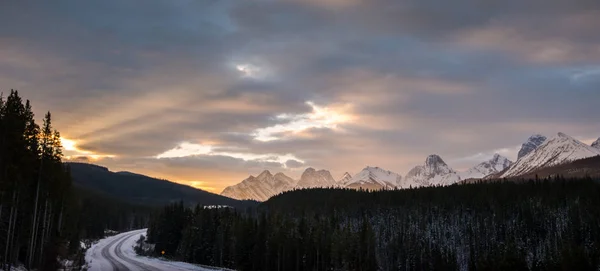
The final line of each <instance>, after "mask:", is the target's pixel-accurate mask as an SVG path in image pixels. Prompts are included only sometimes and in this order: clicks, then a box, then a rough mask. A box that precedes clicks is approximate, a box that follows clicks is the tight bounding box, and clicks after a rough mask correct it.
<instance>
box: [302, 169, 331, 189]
mask: <svg viewBox="0 0 600 271" xmlns="http://www.w3.org/2000/svg"><path fill="white" fill-rule="evenodd" d="M336 184H337V182H336V181H335V180H334V179H333V177H332V176H331V173H329V171H327V170H319V171H317V170H315V169H314V168H307V169H306V170H305V171H304V173H302V176H301V177H300V180H299V181H298V184H297V187H298V188H315V187H332V186H335V185H336Z"/></svg>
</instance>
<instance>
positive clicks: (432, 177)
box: [221, 133, 600, 201]
mask: <svg viewBox="0 0 600 271" xmlns="http://www.w3.org/2000/svg"><path fill="white" fill-rule="evenodd" d="M596 156H600V138H599V139H598V140H597V141H595V142H594V143H592V145H591V146H590V145H586V144H585V143H582V142H581V141H579V140H577V139H575V138H573V137H570V136H568V135H566V134H564V133H558V134H557V135H556V136H554V137H552V138H550V139H548V138H547V137H546V136H543V135H539V134H536V135H532V136H531V137H529V138H528V139H527V140H526V141H525V142H524V143H523V144H522V145H521V149H520V150H519V152H518V156H517V161H516V162H512V161H510V160H509V159H508V158H506V157H504V156H502V155H500V154H494V155H493V156H492V157H491V158H490V159H489V160H487V161H483V162H481V163H479V164H477V165H475V166H473V167H472V168H470V169H468V170H466V171H463V172H457V171H455V170H454V169H452V168H451V167H450V166H449V165H448V164H446V162H444V160H443V159H442V158H441V157H440V156H439V155H436V154H432V155H429V156H427V158H426V159H425V161H424V163H423V164H422V165H417V166H415V167H414V168H412V169H411V170H410V171H408V172H407V173H406V174H405V177H403V176H402V175H400V174H398V173H394V172H392V171H389V170H386V169H382V168H379V167H372V166H367V167H365V168H364V169H363V170H361V171H360V172H359V173H357V174H355V175H351V174H349V173H347V172H346V173H345V174H344V175H343V176H342V178H341V179H339V180H338V181H335V180H334V179H333V177H332V176H331V173H330V172H329V171H327V170H318V171H317V170H315V169H313V168H308V169H306V171H304V173H303V174H302V175H301V177H300V179H299V180H294V179H292V178H290V177H287V176H286V175H285V174H283V173H277V174H275V175H271V173H270V172H269V171H264V172H263V173H261V174H260V175H259V176H258V177H253V176H250V177H249V178H247V179H245V180H244V181H242V182H241V183H239V184H236V185H233V186H229V187H227V188H225V190H223V192H222V193H221V195H223V196H226V197H230V198H234V199H238V200H246V199H250V200H257V201H265V200H267V199H269V198H270V197H272V196H275V195H277V194H280V193H282V192H285V191H289V190H293V189H303V188H317V187H340V188H352V189H403V188H410V187H423V186H440V185H451V184H455V183H458V182H461V181H465V180H477V179H492V178H518V177H520V176H529V175H530V174H532V173H535V172H538V171H540V170H542V169H546V171H545V172H546V173H547V172H548V169H552V168H557V170H558V169H561V170H565V168H568V167H566V166H565V165H567V164H569V163H572V162H574V161H579V160H581V159H585V158H590V157H596ZM597 160H598V159H596V160H594V159H592V160H589V161H588V162H581V163H578V164H576V165H581V166H583V165H585V166H586V169H585V170H584V171H581V172H586V173H590V172H596V171H594V170H593V165H595V162H596V161H597ZM590 168H592V169H590ZM599 172H600V171H599Z"/></svg>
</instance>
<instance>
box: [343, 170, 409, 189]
mask: <svg viewBox="0 0 600 271" xmlns="http://www.w3.org/2000/svg"><path fill="white" fill-rule="evenodd" d="M401 181H402V176H400V175H399V174H397V173H394V172H391V171H389V170H385V169H382V168H379V167H371V166H367V167H365V168H364V169H363V170H362V171H361V172H359V173H358V174H356V175H354V176H353V177H352V178H350V179H349V180H347V181H346V182H344V183H342V185H344V186H346V187H349V188H359V187H362V188H369V189H382V188H384V189H387V188H396V187H399V185H400V184H401Z"/></svg>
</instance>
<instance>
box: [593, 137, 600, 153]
mask: <svg viewBox="0 0 600 271" xmlns="http://www.w3.org/2000/svg"><path fill="white" fill-rule="evenodd" d="M592 147H594V148H596V149H599V150H600V137H599V138H598V140H596V141H594V143H592Z"/></svg>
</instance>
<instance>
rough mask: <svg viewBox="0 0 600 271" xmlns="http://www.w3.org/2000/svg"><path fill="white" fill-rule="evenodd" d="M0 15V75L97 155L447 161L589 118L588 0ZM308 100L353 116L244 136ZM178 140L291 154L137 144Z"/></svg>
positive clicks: (141, 167) (593, 66)
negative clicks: (268, 136) (187, 152)
mask: <svg viewBox="0 0 600 271" xmlns="http://www.w3.org/2000/svg"><path fill="white" fill-rule="evenodd" d="M0 24H1V25H4V26H10V27H2V28H0V88H2V90H4V91H8V90H9V89H11V88H17V89H19V90H20V91H21V92H22V93H23V94H24V95H25V96H26V97H27V98H30V99H32V101H33V104H34V106H35V110H36V112H37V113H38V115H40V116H41V115H42V114H43V112H45V110H51V111H52V112H53V113H54V116H55V117H56V120H55V125H56V127H57V128H58V129H59V130H60V131H61V132H62V134H63V135H64V136H65V137H67V138H70V139H74V140H77V141H78V143H79V144H78V147H79V148H80V149H82V150H87V151H92V152H94V153H100V154H113V155H116V157H115V158H104V159H103V160H100V161H99V163H103V164H106V165H109V166H111V167H115V168H118V169H121V170H129V171H141V172H143V173H144V172H147V173H148V174H153V175H155V176H159V177H169V178H172V179H176V180H179V181H201V182H208V183H209V185H211V186H212V187H219V188H222V187H223V186H225V184H231V183H233V182H235V181H236V180H238V181H239V180H241V179H242V178H244V176H247V175H248V174H249V173H254V174H257V173H259V172H260V171H261V169H264V168H268V169H271V170H272V171H274V172H277V171H286V172H288V174H290V175H298V174H299V173H298V172H297V170H299V169H300V168H302V167H303V166H304V165H307V166H314V167H318V168H328V169H331V170H332V171H334V172H333V173H334V174H335V175H341V173H342V172H345V171H350V172H355V171H358V170H360V169H361V168H362V167H363V166H366V165H377V166H381V167H385V168H389V169H390V170H394V171H398V172H399V173H402V174H403V173H405V172H406V171H407V170H408V169H410V168H411V167H412V166H413V165H414V164H416V163H421V162H422V161H423V159H424V157H425V156H426V155H428V154H431V153H437V154H440V155H442V157H444V159H445V160H446V161H447V162H449V163H451V166H455V167H457V168H463V167H467V166H469V164H468V163H472V161H468V159H463V158H465V157H475V156H474V155H475V154H480V153H483V154H488V153H490V152H492V151H494V150H498V149H503V148H512V146H516V145H519V144H520V143H521V142H522V141H523V140H524V139H526V138H527V137H528V136H529V135H530V134H532V133H545V134H547V135H551V134H553V133H555V132H558V131H563V132H566V133H568V134H572V135H573V136H578V137H580V138H597V137H598V134H599V133H600V131H599V130H598V128H597V127H600V122H599V120H598V118H597V117H596V116H598V115H600V107H599V106H598V105H597V101H598V100H600V92H599V91H598V89H599V88H600V79H599V78H600V35H598V34H597V31H598V30H597V26H598V25H600V2H598V1H596V0H575V1H568V0H533V1H526V2H523V1H518V0H509V1H502V2H497V3H496V2H492V1H477V0H458V1H453V2H452V4H450V3H446V2H444V1H439V0H402V1H395V0H369V1H365V0H319V1H317V0H279V1H277V0H253V1H233V0H231V1H230V0H223V1H175V2H173V1H126V2H123V1H117V0H108V1H99V2H96V3H87V2H86V3H82V2H79V1H67V0H60V1H53V2H52V3H51V4H50V3H41V2H40V3H35V4H32V3H30V2H29V3H28V2H26V1H16V0H8V1H4V2H3V3H2V4H0ZM240 65H241V66H240ZM239 67H250V68H251V72H250V73H248V71H242V70H238V68H239ZM307 101H313V102H315V103H316V104H317V105H320V106H323V107H328V106H329V107H332V108H333V107H335V106H338V107H339V106H341V105H348V106H349V108H350V109H348V110H347V111H348V112H346V113H348V114H351V115H353V116H354V118H353V119H352V121H351V122H350V123H344V124H340V127H338V128H339V129H332V128H330V127H329V128H327V127H326V128H323V127H321V128H319V127H312V128H309V129H306V130H304V131H301V132H299V133H296V132H293V131H288V130H285V131H279V132H275V133H273V135H275V136H280V137H282V139H281V140H274V141H267V142H264V141H259V140H256V138H255V135H253V133H254V132H255V131H256V130H257V129H261V128H266V127H275V126H276V125H284V126H285V125H289V124H290V122H291V120H290V119H289V118H277V116H278V115H280V114H287V115H288V116H291V117H293V116H296V117H299V116H305V115H306V114H309V113H311V110H312V108H311V107H310V106H309V105H308V104H307V103H306V102H307ZM303 114H304V115H303ZM328 114H334V113H328ZM296 124H297V123H296ZM181 142H190V143H194V144H207V145H211V146H213V148H214V150H215V151H218V152H229V153H243V154H255V155H258V154H261V155H272V154H275V155H282V156H283V155H286V154H290V155H293V156H294V157H296V158H297V159H299V160H302V161H304V163H301V162H300V161H299V160H298V161H296V160H290V161H287V162H286V163H285V166H287V168H284V164H282V163H273V162H268V163H265V162H261V161H258V160H248V161H245V160H243V159H238V158H233V157H227V156H218V155H204V156H202V155H200V156H193V157H185V158H174V159H160V160H157V159H154V158H151V157H154V156H156V155H158V154H160V153H163V152H165V151H167V150H170V149H173V148H175V147H176V146H178V144H180V143H181ZM477 157H478V156H477ZM453 163H454V164H453ZM194 176H196V177H194Z"/></svg>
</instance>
